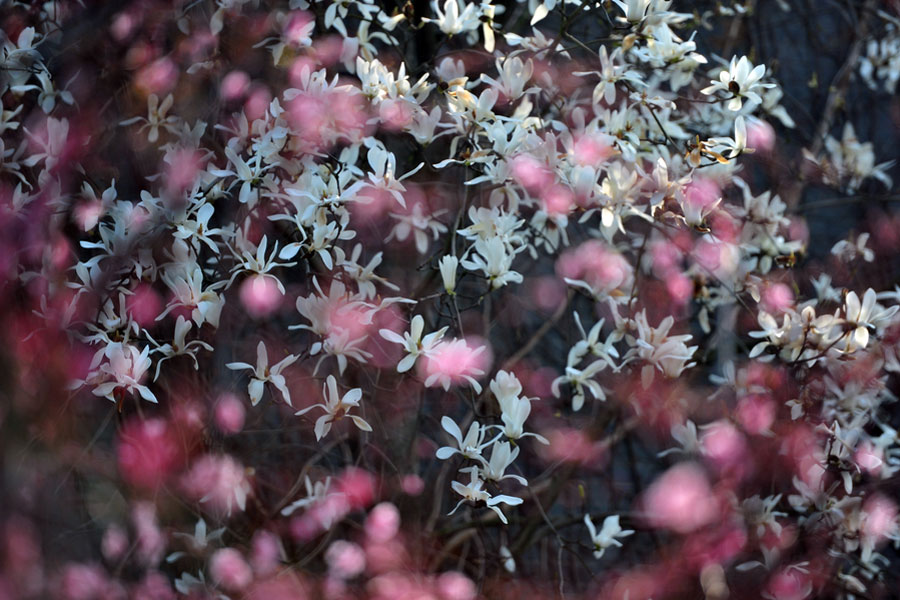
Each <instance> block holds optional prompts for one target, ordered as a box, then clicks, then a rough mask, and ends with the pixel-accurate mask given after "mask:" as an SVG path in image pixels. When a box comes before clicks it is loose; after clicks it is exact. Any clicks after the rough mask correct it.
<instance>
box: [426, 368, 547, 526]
mask: <svg viewBox="0 0 900 600" xmlns="http://www.w3.org/2000/svg"><path fill="white" fill-rule="evenodd" d="M490 388H491V393H492V394H493V395H494V398H495V399H496V400H497V404H498V405H499V407H500V420H501V421H502V422H503V425H482V424H481V423H479V422H478V421H476V420H473V421H472V423H471V424H470V425H469V429H468V430H467V431H466V435H465V436H463V433H462V430H461V429H460V427H459V425H458V424H457V423H456V422H455V421H454V420H453V419H451V418H450V417H447V416H445V417H443V418H442V419H441V426H442V427H443V428H444V431H446V432H447V433H448V434H450V436H451V437H452V438H453V441H454V442H455V444H456V447H455V448H454V447H453V446H442V447H441V448H438V450H437V452H436V453H435V455H436V456H437V457H438V458H439V459H441V460H447V459H449V458H451V457H453V456H455V455H457V454H458V455H460V456H462V457H463V458H465V459H467V460H469V461H471V462H472V463H473V464H472V465H471V466H468V467H463V468H461V469H460V470H459V472H460V473H468V474H469V476H470V480H469V483H468V484H463V483H461V482H459V481H454V482H453V483H452V484H451V487H452V488H453V491H455V492H456V493H457V494H459V495H460V496H462V500H460V501H459V502H458V503H457V505H456V507H455V508H454V509H453V510H452V511H450V514H453V513H455V512H456V511H457V509H459V507H460V506H462V504H463V502H466V501H469V502H473V503H478V502H484V503H485V505H486V506H487V507H488V508H490V509H491V510H493V511H494V512H495V513H497V516H498V517H500V520H501V521H503V523H507V519H506V515H505V514H503V511H501V510H500V508H499V507H498V504H506V505H508V506H517V505H519V504H521V503H522V502H523V500H522V498H519V497H517V496H511V495H507V494H492V493H491V492H490V491H488V490H487V489H485V486H488V485H498V484H499V483H500V482H501V481H503V480H504V479H512V480H514V481H516V482H518V483H519V484H521V485H525V486H527V485H528V481H527V480H526V479H525V478H524V477H522V476H521V475H514V474H512V473H507V472H506V470H507V469H508V468H509V467H510V466H511V465H512V463H513V461H515V460H516V458H517V457H518V456H519V451H520V448H519V446H518V445H517V441H518V440H520V439H522V438H524V437H534V438H537V440H538V441H540V442H542V443H544V444H547V443H549V442H548V441H547V440H546V439H545V438H544V437H543V436H541V435H539V434H536V433H532V432H526V431H525V420H526V419H527V418H528V415H529V414H531V398H528V397H526V396H522V395H521V394H522V383H521V382H520V381H519V380H518V378H517V377H516V376H515V375H514V374H512V373H507V372H506V371H498V372H497V375H496V376H495V377H494V379H493V381H491V384H490ZM493 429H496V430H499V432H498V433H497V434H496V435H495V436H494V437H493V438H491V439H489V440H487V441H485V438H487V437H489V436H490V432H491V430H493ZM501 439H502V440H503V441H501ZM486 448H490V451H491V455H490V459H486V458H485V457H484V455H483V452H484V450H485V449H486Z"/></svg>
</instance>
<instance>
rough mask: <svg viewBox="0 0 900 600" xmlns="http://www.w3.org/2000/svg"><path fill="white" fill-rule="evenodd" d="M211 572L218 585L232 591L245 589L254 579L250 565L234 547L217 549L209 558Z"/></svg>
mask: <svg viewBox="0 0 900 600" xmlns="http://www.w3.org/2000/svg"><path fill="white" fill-rule="evenodd" d="M209 574H210V576H211V577H212V580H213V581H214V582H215V583H216V584H217V585H220V586H222V587H223V588H224V589H226V590H228V591H232V592H238V591H240V590H243V589H244V588H246V587H247V586H248V585H250V583H251V582H252V581H253V571H251V570H250V565H248V564H247V561H245V560H244V557H243V556H242V555H241V553H240V552H238V551H237V550H235V549H234V548H222V549H220V550H216V552H215V554H213V555H212V558H210V559H209Z"/></svg>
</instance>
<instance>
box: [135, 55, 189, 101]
mask: <svg viewBox="0 0 900 600" xmlns="http://www.w3.org/2000/svg"><path fill="white" fill-rule="evenodd" d="M178 73H179V70H178V68H177V67H176V66H175V63H174V62H172V60H171V59H170V58H165V57H164V58H160V59H157V60H155V61H153V62H152V63H150V64H149V65H147V66H146V67H144V68H142V69H141V70H140V71H138V72H137V75H135V77H134V85H135V87H137V88H138V89H139V90H141V92H143V93H144V94H145V95H148V96H149V95H150V94H156V95H157V96H164V95H165V94H168V93H169V92H170V91H172V88H174V87H175V82H176V81H178Z"/></svg>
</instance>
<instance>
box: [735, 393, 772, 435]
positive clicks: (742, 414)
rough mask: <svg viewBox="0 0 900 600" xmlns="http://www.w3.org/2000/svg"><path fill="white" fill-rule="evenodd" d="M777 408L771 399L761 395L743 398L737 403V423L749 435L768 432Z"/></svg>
mask: <svg viewBox="0 0 900 600" xmlns="http://www.w3.org/2000/svg"><path fill="white" fill-rule="evenodd" d="M776 410H777V406H776V405H775V402H773V401H772V399H771V398H769V397H767V396H763V395H761V394H750V395H747V396H744V397H743V398H741V399H740V401H739V402H738V405H737V408H736V409H735V413H736V416H737V420H738V422H740V424H741V426H742V427H743V428H744V430H745V431H746V432H747V433H749V434H751V435H759V434H763V433H767V432H769V431H770V427H771V426H772V423H774V422H775V411H776Z"/></svg>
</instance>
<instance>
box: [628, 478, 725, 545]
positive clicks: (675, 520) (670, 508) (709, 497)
mask: <svg viewBox="0 0 900 600" xmlns="http://www.w3.org/2000/svg"><path fill="white" fill-rule="evenodd" d="M644 512H645V515H646V519H647V521H648V523H649V524H650V525H652V526H653V527H661V528H665V529H671V530H673V531H676V532H678V533H682V534H684V533H690V532H692V531H695V530H697V529H699V528H700V527H703V526H704V525H707V524H709V523H710V522H712V521H713V520H714V519H715V518H716V515H717V513H718V510H717V503H716V500H715V497H714V496H713V491H712V489H711V488H710V487H709V482H708V481H707V479H706V475H705V474H704V473H703V469H701V468H700V467H699V466H697V465H696V464H694V463H680V464H678V465H675V466H674V467H672V468H671V469H669V470H668V471H666V472H665V473H664V474H663V475H662V476H661V477H659V478H658V479H657V480H656V481H655V482H653V485H651V486H650V489H648V490H647V493H646V496H645V497H644Z"/></svg>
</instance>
